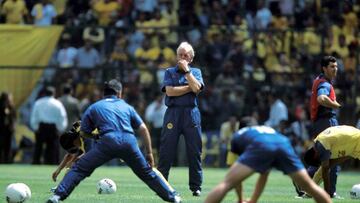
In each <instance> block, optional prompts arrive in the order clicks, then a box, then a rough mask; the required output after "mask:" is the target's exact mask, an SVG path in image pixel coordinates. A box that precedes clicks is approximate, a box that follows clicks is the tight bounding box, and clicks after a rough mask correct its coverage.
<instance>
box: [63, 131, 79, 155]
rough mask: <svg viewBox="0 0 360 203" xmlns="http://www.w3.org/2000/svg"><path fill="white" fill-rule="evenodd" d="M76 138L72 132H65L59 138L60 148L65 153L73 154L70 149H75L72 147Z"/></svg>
mask: <svg viewBox="0 0 360 203" xmlns="http://www.w3.org/2000/svg"><path fill="white" fill-rule="evenodd" d="M77 138H78V135H77V134H76V133H74V132H71V131H68V132H65V133H64V134H62V135H61V136H60V140H59V141H60V145H61V147H62V148H64V149H65V150H66V151H67V152H69V153H73V152H72V150H71V149H73V148H74V147H76V146H75V145H74V140H76V139H77Z"/></svg>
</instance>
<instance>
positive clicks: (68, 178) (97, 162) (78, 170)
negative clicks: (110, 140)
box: [54, 148, 112, 200]
mask: <svg viewBox="0 0 360 203" xmlns="http://www.w3.org/2000/svg"><path fill="white" fill-rule="evenodd" d="M111 159H112V157H111V156H109V155H107V154H104V153H102V152H101V151H99V150H98V149H97V148H94V149H92V150H90V151H89V152H87V153H85V154H84V156H83V157H81V158H80V159H79V160H78V161H77V162H76V163H75V164H74V165H73V166H72V167H71V169H70V170H69V172H68V173H67V174H66V175H65V176H64V178H63V180H62V181H61V182H60V184H59V186H58V187H57V188H56V190H55V192H54V194H55V195H58V196H60V200H64V199H66V198H67V197H68V196H69V195H70V194H71V192H72V191H73V190H74V188H75V187H76V186H77V185H78V184H79V183H80V182H81V181H82V180H83V179H84V178H86V177H88V176H90V175H91V173H92V172H93V171H94V170H95V169H96V168H97V167H99V166H101V165H102V164H104V163H105V162H108V161H109V160H111Z"/></svg>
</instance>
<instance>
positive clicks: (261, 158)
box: [205, 119, 331, 203]
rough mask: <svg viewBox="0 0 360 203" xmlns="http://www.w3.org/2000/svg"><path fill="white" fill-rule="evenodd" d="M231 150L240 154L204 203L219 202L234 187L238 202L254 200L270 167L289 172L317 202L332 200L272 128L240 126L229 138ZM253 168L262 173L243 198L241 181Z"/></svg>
mask: <svg viewBox="0 0 360 203" xmlns="http://www.w3.org/2000/svg"><path fill="white" fill-rule="evenodd" d="M243 126H247V121H244V120H243V119H242V120H241V121H240V127H243ZM231 151H232V152H233V153H236V154H239V155H240V157H239V158H238V160H237V162H236V163H235V164H233V165H232V166H231V168H230V171H229V172H228V174H227V175H226V177H225V179H224V180H223V181H222V182H221V183H219V184H218V185H217V186H216V187H215V188H214V189H213V190H212V191H211V192H210V193H209V195H208V196H207V198H206V200H205V203H212V202H221V200H222V199H223V198H224V197H225V195H226V194H227V192H229V191H230V190H231V189H233V188H235V189H236V191H237V194H238V198H239V202H251V203H254V202H257V200H258V198H259V197H260V195H261V193H262V191H263V189H264V187H265V184H266V181H267V176H268V174H269V171H270V170H271V168H272V167H275V168H277V169H279V170H281V171H283V172H284V173H285V174H287V175H289V176H290V177H291V178H292V179H293V180H294V181H295V182H296V183H297V184H299V185H301V187H302V188H304V190H305V191H307V192H308V193H309V194H311V195H312V196H313V197H314V199H315V201H316V202H321V203H328V202H331V199H330V196H329V195H328V194H327V193H326V192H325V191H324V190H323V189H321V188H320V187H319V186H318V185H316V184H315V183H314V182H313V181H312V180H311V178H310V177H309V175H308V174H307V172H306V170H305V168H304V166H303V164H302V163H301V161H300V159H299V157H298V156H297V155H296V153H295V151H294V149H293V148H292V146H291V143H290V141H289V139H288V138H286V137H285V136H284V135H282V134H280V133H277V132H276V131H275V130H274V129H272V128H270V127H266V126H252V127H244V128H242V129H240V130H239V131H238V132H236V133H235V134H234V136H233V138H232V141H231ZM254 172H258V173H260V174H261V175H260V177H259V179H258V181H257V184H256V188H255V191H254V193H253V196H252V198H251V200H250V201H243V200H242V194H241V193H242V192H241V188H242V186H241V183H242V181H243V180H245V179H246V178H248V177H249V176H251V175H252V174H253V173H254Z"/></svg>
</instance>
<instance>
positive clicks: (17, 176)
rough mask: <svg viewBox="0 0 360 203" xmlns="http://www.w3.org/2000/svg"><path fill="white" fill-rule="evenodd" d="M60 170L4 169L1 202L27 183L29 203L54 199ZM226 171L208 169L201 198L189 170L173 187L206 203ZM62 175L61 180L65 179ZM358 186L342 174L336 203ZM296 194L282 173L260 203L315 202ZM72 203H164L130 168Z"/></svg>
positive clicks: (176, 172)
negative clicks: (103, 191)
mask: <svg viewBox="0 0 360 203" xmlns="http://www.w3.org/2000/svg"><path fill="white" fill-rule="evenodd" d="M55 167H56V166H32V165H0V188H1V193H0V202H5V197H4V191H5V188H6V186H7V185H8V184H10V183H14V182H23V183H25V184H27V185H28V186H29V187H30V189H31V192H32V198H31V200H30V201H28V202H33V203H39V202H40V203H41V202H45V201H46V200H47V198H48V197H49V196H50V195H51V193H50V188H51V187H54V186H56V184H55V183H54V182H53V181H52V180H51V173H52V171H53V170H54V169H55ZM225 173H226V169H209V168H207V169H205V170H204V184H203V193H202V196H201V197H193V196H192V194H191V192H190V191H189V189H188V170H187V168H172V170H171V176H170V183H171V184H172V186H173V187H174V188H175V189H176V190H177V191H178V192H179V193H180V194H181V196H182V199H183V202H203V201H204V199H205V197H206V195H207V194H208V192H209V191H210V190H211V189H212V188H213V187H214V186H215V185H216V184H217V183H218V182H219V181H220V180H222V179H223V177H224V175H225ZM62 175H63V174H61V175H60V177H59V178H62ZM105 177H106V178H110V179H112V180H114V181H115V182H116V184H117V187H118V190H117V192H116V193H115V194H111V195H99V194H97V193H96V183H97V181H99V180H100V179H102V178H105ZM256 178H257V175H254V176H253V177H251V178H249V179H247V180H246V182H245V184H244V187H245V188H244V192H245V195H247V196H249V195H250V194H251V191H252V189H253V188H254V182H255V181H256ZM355 183H360V172H341V173H340V176H339V178H338V184H337V191H338V194H339V195H340V196H342V197H344V198H345V199H344V200H334V202H358V201H356V200H352V199H350V196H349V190H350V188H351V186H352V185H354V184H355ZM294 197H295V192H294V189H293V186H292V183H291V181H290V179H289V178H288V177H287V176H284V175H283V174H282V173H280V172H278V171H273V172H272V173H271V174H270V177H269V181H268V184H267V187H266V188H265V191H264V193H263V195H262V197H261V198H260V201H259V202H283V203H288V202H313V201H312V200H311V199H306V200H305V199H295V198H294ZM66 202H69V203H71V202H72V203H79V202H84V203H85V202H86V203H105V202H106V203H112V202H114V203H115V202H129V203H130V202H131V203H134V202H139V203H142V202H162V200H161V199H160V198H159V197H157V196H156V195H155V193H154V192H152V191H151V190H150V189H149V188H148V187H147V186H146V185H145V184H144V183H142V182H141V181H140V180H139V179H138V178H137V177H136V176H135V175H134V174H133V173H132V171H131V170H130V169H129V168H128V167H105V166H103V167H101V168H98V169H97V170H95V172H94V173H93V174H92V175H91V176H90V177H89V178H87V179H85V180H84V181H83V182H81V183H80V185H79V186H78V187H77V188H75V190H74V192H73V193H72V194H71V195H70V197H69V198H68V199H67V200H66ZM223 202H231V203H235V202H236V196H235V192H231V193H229V194H228V195H227V197H226V199H224V201H223Z"/></svg>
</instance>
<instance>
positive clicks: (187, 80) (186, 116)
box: [158, 42, 204, 196]
mask: <svg viewBox="0 0 360 203" xmlns="http://www.w3.org/2000/svg"><path fill="white" fill-rule="evenodd" d="M176 53H177V65H176V66H175V67H170V68H168V69H167V70H166V72H165V76H164V83H163V86H162V91H163V92H165V93H166V97H165V104H166V106H167V107H168V108H167V110H166V113H165V117H164V123H163V129H162V133H161V144H160V154H159V166H158V169H159V171H160V172H161V173H162V174H163V175H164V177H165V178H166V179H168V177H169V170H170V167H171V165H172V164H173V162H174V160H175V157H176V151H177V145H178V141H179V137H180V135H181V134H182V135H184V138H185V143H186V152H187V160H188V162H189V187H190V190H191V191H192V194H193V196H200V194H201V184H202V179H203V172H202V167H201V151H202V142H201V118H200V111H199V108H198V101H197V95H198V94H199V93H200V91H201V90H202V89H203V88H204V82H203V79H202V75H201V70H200V69H198V68H194V67H190V65H189V64H190V63H191V62H192V61H193V58H194V55H195V54H194V49H193V47H192V46H191V45H190V44H189V43H187V42H182V43H181V44H180V45H179V47H178V48H177V50H176Z"/></svg>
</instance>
